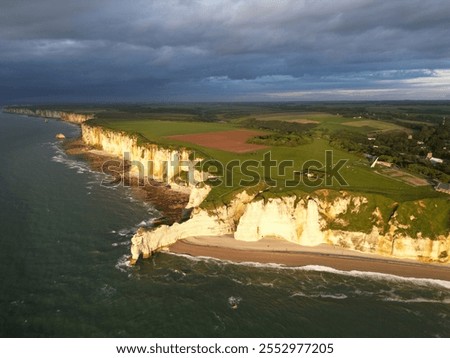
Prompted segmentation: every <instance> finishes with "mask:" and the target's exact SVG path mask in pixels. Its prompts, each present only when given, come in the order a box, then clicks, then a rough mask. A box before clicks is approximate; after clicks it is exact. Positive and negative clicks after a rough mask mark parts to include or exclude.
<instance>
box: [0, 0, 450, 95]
mask: <svg viewBox="0 0 450 358" xmlns="http://www.w3.org/2000/svg"><path fill="white" fill-rule="evenodd" d="M1 5H2V7H1V9H2V11H1V12H0V54H1V55H0V80H1V83H0V100H1V99H3V100H4V101H8V100H9V101H12V100H17V101H19V100H30V101H32V100H52V99H53V100H77V101H82V100H88V99H89V100H96V99H97V100H105V99H108V98H110V99H117V100H152V99H156V100H161V99H167V100H170V99H173V100H184V99H186V100H227V99H242V100H247V99H251V100H257V99H263V100H264V99H284V98H286V99H295V98H296V97H298V98H307V99H311V98H312V99H327V98H334V97H333V92H332V91H335V93H336V94H339V93H341V94H342V96H350V97H351V95H352V93H353V92H352V90H357V91H358V94H359V95H361V94H362V95H364V93H365V94H366V97H367V98H382V97H383V96H385V97H386V94H387V96H388V97H389V98H391V97H392V96H396V97H397V98H404V97H405V96H406V95H407V96H410V97H414V98H418V97H420V98H428V97H430V98H433V96H437V95H439V96H440V98H441V97H442V96H444V97H445V96H448V95H449V93H450V91H449V89H448V87H449V82H448V77H449V75H448V73H449V72H447V71H448V70H450V61H449V60H450V46H449V43H448V42H449V40H448V39H449V38H450V30H449V26H448V18H450V4H449V3H448V1H447V0H429V1H426V2H424V1H418V0H394V1H378V0H351V1H350V0H315V1H312V0H304V1H299V0H296V1H281V0H280V1H256V0H251V1H181V0H180V1H142V0H141V1H128V2H127V1H110V0H108V1H107V0H90V1H84V0H70V1H60V0H14V1H10V0H2V1H1ZM412 79H418V81H416V82H414V81H411V80H412ZM424 90H426V93H424ZM339 91H340V92H339ZM364 91H365V92H364Z"/></svg>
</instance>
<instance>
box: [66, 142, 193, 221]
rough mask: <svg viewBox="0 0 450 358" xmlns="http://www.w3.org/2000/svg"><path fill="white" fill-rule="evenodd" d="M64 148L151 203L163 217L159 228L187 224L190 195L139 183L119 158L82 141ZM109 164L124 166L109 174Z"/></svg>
mask: <svg viewBox="0 0 450 358" xmlns="http://www.w3.org/2000/svg"><path fill="white" fill-rule="evenodd" d="M63 148H64V150H65V151H66V153H67V154H68V155H72V156H81V157H82V158H83V159H84V160H86V161H87V162H88V163H89V166H90V167H91V169H92V170H95V171H98V172H102V171H104V172H105V174H107V175H110V176H111V177H113V178H114V179H112V180H111V185H126V186H128V187H130V188H131V189H132V192H133V195H134V196H135V197H136V198H137V199H139V200H143V201H145V202H147V203H151V204H152V205H153V206H154V207H155V208H156V210H158V211H159V212H160V213H161V214H162V215H163V216H162V217H160V218H158V219H157V220H155V224H156V225H158V224H166V225H171V224H173V223H176V222H180V221H182V220H183V209H184V208H185V207H186V205H187V204H188V202H189V194H188V193H183V192H180V191H176V190H172V188H171V187H170V185H167V184H164V183H161V182H158V181H156V180H147V181H146V183H142V182H141V183H139V181H138V180H137V179H136V178H134V177H132V176H130V175H128V174H129V164H127V163H126V162H125V163H124V161H122V160H118V158H117V157H114V156H111V155H108V154H107V153H105V152H101V151H98V150H96V149H95V148H94V147H91V146H89V145H87V144H85V143H84V142H83V140H82V139H81V138H78V139H73V140H67V141H66V142H65V143H64V145H63ZM99 153H101V154H99ZM107 161H111V162H114V163H121V165H120V166H119V167H114V170H108V168H107V167H105V169H106V170H104V168H103V164H104V163H105V162H107ZM111 169H112V168H111ZM118 172H122V173H125V175H118Z"/></svg>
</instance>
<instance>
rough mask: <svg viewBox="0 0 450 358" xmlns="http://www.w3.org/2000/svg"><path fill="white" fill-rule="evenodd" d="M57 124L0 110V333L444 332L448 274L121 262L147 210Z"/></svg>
mask: <svg viewBox="0 0 450 358" xmlns="http://www.w3.org/2000/svg"><path fill="white" fill-rule="evenodd" d="M59 132H62V133H64V134H66V136H69V137H76V136H78V135H79V129H78V127H77V126H74V125H70V124H68V123H64V122H61V121H52V120H50V121H48V123H45V121H44V120H43V119H40V118H28V117H23V116H16V115H10V114H4V113H2V114H0V153H1V155H2V159H3V160H2V166H1V170H0V269H1V276H0V336H1V337H265V336H273V337H280V336H283V337H297V336H304V337H305V336H306V337H317V336H323V337H325V336H332V337H422V336H426V337H436V336H441V337H450V283H449V282H437V281H430V280H406V279H400V278H395V277H388V276H383V275H373V274H343V273H339V272H334V271H333V270H328V269H327V268H322V267H308V268H299V269H286V268H282V267H279V266H275V265H273V266H258V265H235V264H231V263H225V262H221V261H217V260H211V259H209V260H208V259H191V258H187V257H182V256H175V255H170V254H158V255H156V256H154V257H153V258H152V259H151V260H148V261H145V262H140V263H139V264H138V265H137V266H136V267H128V266H127V265H126V261H125V257H126V255H128V252H129V239H130V237H131V235H132V233H133V232H134V231H135V230H136V228H137V227H138V226H139V225H148V224H149V222H151V220H149V219H151V218H152V217H154V216H155V212H154V210H153V209H152V207H150V206H148V205H147V206H146V205H144V204H142V203H140V202H138V201H136V200H134V199H133V198H132V197H131V195H130V192H129V190H128V189H126V188H116V189H112V188H106V187H102V186H100V185H99V184H100V181H101V180H102V179H103V177H102V176H101V175H100V174H98V173H94V172H92V171H90V170H89V168H88V166H87V165H86V163H84V162H83V161H82V160H81V159H80V158H74V157H67V156H66V155H65V154H64V152H63V151H62V150H61V148H60V144H59V143H58V142H57V141H56V140H55V139H54V138H55V134H56V133H59ZM235 305H237V309H233V306H235Z"/></svg>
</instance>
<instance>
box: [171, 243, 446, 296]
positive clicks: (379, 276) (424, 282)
mask: <svg viewBox="0 0 450 358" xmlns="http://www.w3.org/2000/svg"><path fill="white" fill-rule="evenodd" d="M168 254H171V255H175V256H180V257H184V258H187V259H189V260H192V261H197V262H199V261H206V262H214V263H218V264H227V265H236V266H246V267H254V268H261V269H277V270H292V271H314V272H325V273H330V274H335V275H340V276H349V277H357V278H370V279H373V280H379V281H394V282H405V283H406V282H408V283H413V284H415V285H420V286H430V285H431V286H439V287H443V288H446V289H448V290H450V281H445V280H439V279H431V278H416V277H403V276H397V275H392V274H386V273H379V272H370V271H357V270H351V271H343V270H338V269H335V268H332V267H328V266H321V265H306V266H297V267H291V266H285V265H283V264H276V263H259V262H233V261H230V260H221V259H217V258H214V257H209V256H191V255H186V254H179V253H174V252H168Z"/></svg>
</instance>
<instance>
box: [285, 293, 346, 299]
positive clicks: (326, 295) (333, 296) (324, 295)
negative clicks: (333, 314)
mask: <svg viewBox="0 0 450 358" xmlns="http://www.w3.org/2000/svg"><path fill="white" fill-rule="evenodd" d="M291 297H308V298H331V299H333V300H345V299H346V298H348V296H347V295H344V294H343V293H336V294H329V293H318V294H312V295H308V294H306V293H303V292H296V293H294V294H292V295H291Z"/></svg>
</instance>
